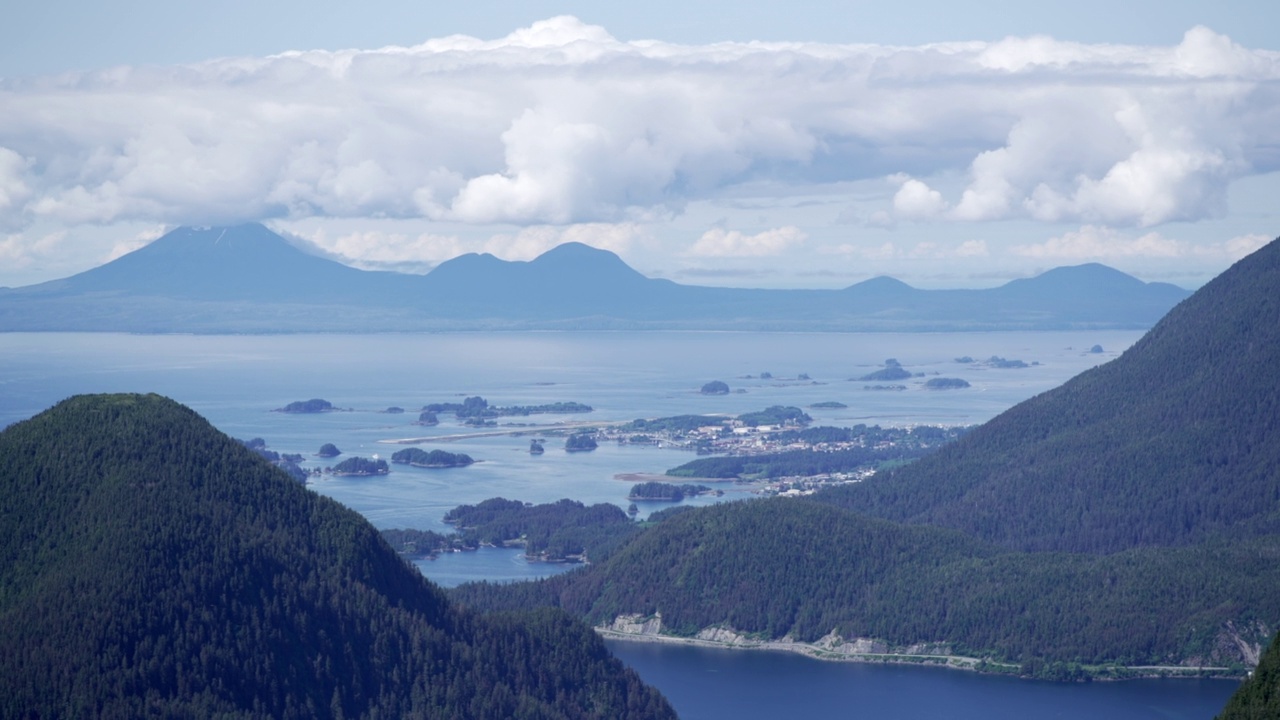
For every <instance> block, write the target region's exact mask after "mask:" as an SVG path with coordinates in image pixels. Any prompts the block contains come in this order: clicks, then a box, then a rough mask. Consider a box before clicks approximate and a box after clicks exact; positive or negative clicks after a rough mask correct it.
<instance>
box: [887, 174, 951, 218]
mask: <svg viewBox="0 0 1280 720" xmlns="http://www.w3.org/2000/svg"><path fill="white" fill-rule="evenodd" d="M946 209H947V203H946V201H945V200H943V199H942V193H940V192H938V191H937V190H934V189H932V188H930V187H929V186H928V185H926V184H924V183H923V182H921V181H919V180H916V179H914V178H911V179H908V180H907V181H906V182H904V183H902V187H900V188H898V192H897V193H895V194H894V196H893V212H894V214H895V215H897V216H898V217H900V218H905V219H908V220H927V219H929V218H934V217H937V216H938V215H940V214H942V212H943V211H944V210H946Z"/></svg>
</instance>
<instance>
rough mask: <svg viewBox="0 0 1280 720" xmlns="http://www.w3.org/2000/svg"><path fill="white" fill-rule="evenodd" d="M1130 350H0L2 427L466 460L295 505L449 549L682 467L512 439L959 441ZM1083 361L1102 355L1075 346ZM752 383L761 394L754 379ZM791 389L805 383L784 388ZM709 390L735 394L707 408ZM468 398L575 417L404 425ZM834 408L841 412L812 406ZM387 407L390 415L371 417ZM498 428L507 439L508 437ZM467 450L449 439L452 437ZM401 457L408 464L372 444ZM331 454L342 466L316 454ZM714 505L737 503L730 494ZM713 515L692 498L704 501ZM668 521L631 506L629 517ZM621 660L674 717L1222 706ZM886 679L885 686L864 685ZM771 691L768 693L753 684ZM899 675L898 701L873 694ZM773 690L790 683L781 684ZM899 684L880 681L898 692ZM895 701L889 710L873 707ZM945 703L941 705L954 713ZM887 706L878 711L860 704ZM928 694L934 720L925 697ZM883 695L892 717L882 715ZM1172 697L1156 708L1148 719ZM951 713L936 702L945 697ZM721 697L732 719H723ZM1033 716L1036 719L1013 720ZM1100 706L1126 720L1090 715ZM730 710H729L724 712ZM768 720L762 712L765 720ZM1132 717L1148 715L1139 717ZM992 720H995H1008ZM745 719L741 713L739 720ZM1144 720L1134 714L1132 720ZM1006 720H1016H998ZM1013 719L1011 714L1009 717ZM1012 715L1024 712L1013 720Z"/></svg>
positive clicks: (342, 338)
mask: <svg viewBox="0 0 1280 720" xmlns="http://www.w3.org/2000/svg"><path fill="white" fill-rule="evenodd" d="M1140 336H1141V333H1139V332H1132V331H1106V332H1098V331H1081V332H1040V333H911V334H895V333H874V334H823V333H794V334H793V333H694V332H659V333H553V332H547V333H455V334H405V335H336V334H335V335H265V336H258V335H233V336H183V335H160V336H156V335H126V334H92V333H65V334H64V333H55V334H42V333H11V334H0V427H3V426H7V425H9V424H11V423H14V422H17V421H20V420H23V419H25V418H27V417H30V416H32V415H34V414H36V413H38V412H40V411H42V410H44V409H46V408H48V407H50V406H52V405H53V404H55V403H56V402H58V401H59V400H61V399H63V398H66V397H68V396H71V395H75V394H80V393H99V392H156V393H159V394H162V395H165V396H168V397H171V398H173V399H175V400H177V401H179V402H181V403H183V404H185V405H187V406H189V407H191V408H192V409H194V410H196V411H197V412H199V413H200V414H201V415H203V416H204V417H205V418H207V419H208V420H209V421H210V422H211V423H212V424H213V425H214V426H216V427H217V428H219V429H220V430H222V431H223V432H226V433H227V434H229V435H232V436H233V437H238V438H242V439H248V438H254V437H261V438H263V439H264V440H265V441H266V442H267V445H268V447H269V448H271V449H272V450H275V451H277V452H281V453H300V454H302V455H304V456H306V457H307V461H306V463H304V466H306V467H311V468H322V467H324V466H330V465H333V464H335V463H336V462H338V461H340V460H341V459H342V457H349V456H352V455H359V456H364V457H372V456H374V455H378V456H381V457H383V458H389V457H390V455H391V454H392V453H393V452H395V451H396V450H399V449H402V448H405V447H415V446H416V447H422V448H423V449H427V450H431V449H437V448H438V449H443V450H449V451H451V452H464V453H467V454H468V455H471V456H472V457H474V458H476V459H477V460H478V461H479V462H477V463H476V464H475V465H472V466H470V467H466V468H450V469H421V468H409V467H406V466H400V465H392V471H391V473H390V474H389V475H387V476H384V477H378V478H334V477H332V476H328V475H325V476H321V477H319V478H317V479H316V480H315V481H314V482H313V483H311V487H312V488H313V489H314V490H315V491H317V492H320V493H323V494H325V495H328V496H330V497H333V498H334V499H336V500H338V501H340V502H342V503H344V504H346V505H347V506H349V507H351V508H353V509H355V510H356V511H358V512H360V513H362V514H363V515H364V516H365V517H367V518H368V519H369V520H370V521H371V522H372V523H373V524H374V525H375V526H377V527H380V528H392V527H409V528H417V529H422V530H436V531H447V530H448V529H449V528H448V526H446V525H444V524H443V523H442V522H441V518H442V517H443V515H444V513H445V512H446V511H447V510H449V509H450V508H453V507H455V506H457V505H459V504H463V503H475V502H479V501H480V500H483V499H486V498H489V497H495V496H500V497H506V498H511V499H518V500H523V501H527V502H551V501H555V500H558V499H560V498H566V497H567V498H571V499H574V500H578V501H581V502H584V503H588V504H591V503H597V502H609V503H615V504H617V505H619V506H620V507H624V508H625V507H626V506H627V504H628V501H627V499H626V495H627V491H628V490H629V489H630V486H631V483H630V482H628V481H624V480H619V479H616V478H615V476H616V475H618V474H622V473H662V472H664V471H665V470H666V469H668V468H670V467H674V466H676V465H679V464H681V463H684V462H686V461H688V460H690V459H692V458H693V457H694V456H693V455H692V454H691V453H689V452H687V451H681V450H673V449H665V448H662V449H660V448H653V447H634V446H618V445H612V444H608V443H604V444H602V445H601V447H600V448H599V449H597V450H595V451H593V452H590V453H574V454H569V453H566V452H564V450H563V441H562V440H560V439H559V438H556V437H546V448H547V451H546V453H545V454H543V455H541V456H531V455H530V454H529V453H528V447H529V439H530V436H529V435H515V434H513V433H524V432H533V433H535V435H534V436H535V437H544V436H543V435H541V434H540V433H541V431H542V430H550V429H553V428H554V426H555V424H556V423H562V422H576V421H591V422H613V421H626V420H632V419H635V418H641V417H644V418H651V417H661V416H668V415H678V414H685V413H706V414H739V413H742V412H747V411H752V410H759V409H763V408H765V407H768V406H770V405H797V406H801V407H805V408H806V409H807V411H808V412H809V413H810V414H811V415H812V416H813V417H814V420H815V424H817V425H836V426H850V425H854V424H858V423H866V424H869V425H874V424H879V425H882V426H890V425H892V426H910V425H916V424H945V425H971V424H976V423H981V422H984V421H986V420H988V419H990V418H991V417H994V416H995V415H996V414H998V413H1000V412H1002V411H1003V410H1005V409H1007V408H1009V407H1011V406H1012V405H1014V404H1016V403H1017V402H1019V401H1021V400H1024V399H1026V398H1029V397H1031V396H1033V395H1036V394H1038V393H1041V392H1044V391H1046V390H1049V389H1051V388H1053V387H1056V386H1058V385H1060V384H1062V383H1063V382H1064V381H1066V380H1067V379H1069V378H1071V377H1072V376H1074V375H1076V374H1078V373H1080V372H1082V371H1084V370H1087V369H1089V368H1091V367H1093V366H1095V365H1097V364H1099V363H1101V362H1105V361H1107V360H1110V359H1112V358H1114V357H1116V356H1117V355H1118V354H1119V353H1120V352H1122V351H1123V350H1125V349H1126V348H1128V347H1129V346H1130V345H1132V344H1133V342H1135V341H1136V340H1137V339H1138V338H1139V337H1140ZM1094 345H1101V346H1102V348H1103V350H1104V351H1103V352H1102V353H1091V352H1089V349H1090V348H1091V347H1092V346H1094ZM963 356H969V357H971V358H974V359H976V360H985V359H987V358H990V357H992V356H998V357H1002V358H1006V359H1011V360H1022V361H1024V362H1026V363H1028V367H1025V368H1018V369H998V368H995V367H992V366H991V365H990V364H985V363H980V362H979V363H958V362H956V358H960V357H963ZM889 358H893V359H896V360H897V361H899V362H900V363H901V364H902V365H903V366H904V367H906V368H907V369H908V370H910V371H912V372H913V373H918V374H919V376H918V377H913V378H911V379H910V380H906V381H900V383H893V384H904V385H906V386H907V387H906V389H905V390H901V391H875V390H867V389H864V388H865V386H867V385H869V384H878V383H866V382H862V381H857V380H854V378H858V377H861V376H863V375H866V374H868V373H870V372H872V371H874V370H876V369H878V368H880V367H882V366H883V364H884V362H885V360H887V359H889ZM764 372H768V373H770V374H771V375H772V376H773V377H772V378H771V379H761V377H760V376H761V373H764ZM802 373H804V374H807V375H808V378H809V379H808V380H800V379H798V376H800V375H801V374H802ZM931 377H956V378H962V379H964V380H967V381H968V382H969V383H970V385H971V386H970V387H969V388H966V389H962V390H945V391H939V390H927V389H925V388H924V387H923V384H924V382H925V380H927V379H928V378H931ZM711 380H722V381H724V382H726V383H728V384H729V385H730V387H731V388H732V390H733V392H731V393H730V394H729V395H724V396H704V395H702V394H700V393H699V392H698V389H699V388H700V387H701V386H702V385H703V384H704V383H706V382H708V381H711ZM470 395H481V396H483V397H485V398H486V399H488V400H489V402H490V403H491V404H495V405H535V404H546V403H553V402H559V401H565V402H568V401H574V402H581V403H586V404H588V405H591V406H593V407H594V408H595V410H594V412H592V413H590V414H584V415H559V416H556V415H535V416H530V417H524V418H501V419H499V422H500V423H504V425H502V426H500V427H499V428H496V429H495V431H494V432H493V433H492V434H488V435H483V436H476V431H475V430H473V429H470V428H465V427H463V426H461V425H459V424H457V423H456V422H454V421H453V419H452V418H449V417H445V416H442V417H441V418H440V419H441V424H440V425H439V426H437V427H430V428H428V427H421V426H417V425H414V424H413V421H414V420H416V418H417V413H418V410H419V409H420V408H421V407H422V406H423V405H425V404H427V403H433V402H450V401H460V400H461V399H462V398H463V397H466V396H470ZM310 398H324V399H326V400H329V401H330V402H332V403H333V404H334V405H335V406H336V407H339V408H342V411H340V412H332V413H324V414H318V415H291V414H284V413H279V412H272V410H273V409H275V408H280V407H283V406H284V405H286V404H288V403H290V402H293V401H295V400H306V399H310ZM825 401H838V402H841V403H844V404H845V405H847V406H848V407H847V408H842V409H808V406H809V405H811V404H813V403H818V402H825ZM390 406H399V407H402V408H404V409H405V410H406V412H405V413H403V414H398V415H395V414H387V413H385V412H383V411H385V410H386V408H388V407H390ZM505 423H519V424H520V425H507V424H505ZM459 436H463V437H459ZM406 438H418V439H421V440H422V442H421V443H420V444H417V445H405V444H391V443H388V442H387V441H390V440H403V439H406ZM324 443H333V444H335V445H337V446H338V448H339V449H341V450H342V451H343V453H344V455H343V456H342V457H339V458H334V459H329V460H320V459H318V458H315V457H314V455H313V454H314V453H315V452H316V451H317V450H318V449H319V447H320V446H321V445H322V444H324ZM723 489H725V491H726V493H725V495H724V497H723V498H721V500H731V499H739V498H746V497H750V494H749V493H748V492H746V491H745V490H742V489H739V488H736V487H735V486H733V485H732V484H727V485H725V486H724V488H723ZM714 501H717V500H716V499H712V498H693V499H690V500H687V501H686V502H688V503H693V504H705V503H708V502H714ZM664 506H665V505H656V504H646V505H645V506H644V507H642V514H643V513H647V512H649V511H651V510H653V509H655V508H657V507H664ZM418 566H419V568H420V569H421V570H422V572H423V573H424V574H425V575H427V576H428V577H430V578H432V579H433V580H434V581H436V582H438V583H440V584H442V585H446V586H452V585H456V584H459V583H461V582H466V581H469V580H481V579H486V580H499V581H508V580H520V579H527V578H533V577H542V576H546V575H549V574H553V573H556V572H561V571H563V570H565V569H567V568H566V566H563V565H548V564H539V563H529V562H527V561H525V560H524V558H523V557H522V556H521V554H520V552H519V551H518V550H500V549H482V550H480V551H477V552H468V553H455V554H450V555H446V556H444V557H441V558H440V559H438V560H435V561H423V562H421V563H419V564H418ZM611 647H613V648H614V650H615V652H617V653H618V654H619V655H620V656H622V657H623V658H624V660H626V661H627V662H629V663H631V664H632V665H633V666H634V667H636V668H637V669H638V670H639V671H640V672H641V675H642V676H643V677H645V678H646V680H649V681H650V682H653V683H654V684H656V685H657V686H658V687H659V688H660V689H662V690H663V692H665V693H667V694H668V696H669V697H670V698H671V699H672V700H673V702H674V703H675V705H676V708H677V710H679V711H680V712H681V714H682V716H683V717H686V718H699V717H704V718H709V717H738V718H755V717H761V718H762V717H777V716H778V714H781V712H782V708H786V709H787V711H788V712H792V713H799V714H800V715H802V716H818V715H825V716H832V717H902V718H915V717H975V718H976V717H1061V718H1095V717H1117V718H1118V717H1136V718H1142V717H1152V718H1155V717H1159V718H1187V719H1191V718H1209V717H1212V716H1213V714H1214V711H1215V710H1216V708H1217V707H1220V706H1221V703H1222V701H1223V700H1225V698H1226V696H1227V695H1228V694H1229V693H1230V691H1231V689H1232V688H1234V683H1230V682H1225V683H1224V682H1218V683H1212V682H1201V681H1176V682H1170V683H1165V684H1154V685H1152V684H1147V683H1111V684H1094V685H1066V686H1063V685H1056V684H1052V683H1028V682H1022V681H1009V680H1006V679H1001V678H985V677H981V676H977V675H973V674H969V673H956V672H939V671H936V670H929V669H922V668H881V667H867V666H854V665H844V664H830V663H820V662H818V661H814V660H810V659H807V658H801V657H795V656H789V655H785V654H777V653H719V654H717V652H716V651H705V650H696V649H690V648H671V647H659V646H648V645H638V644H634V643H613V644H611ZM877 673H888V675H884V674H877ZM775 676H776V677H777V678H779V680H778V681H772V680H770V679H769V678H771V677H775ZM899 677H901V678H906V680H904V681H903V682H906V683H907V685H906V686H902V687H899V686H895V685H893V684H892V683H891V682H890V679H891V678H899ZM781 678H786V679H785V681H784V680H781ZM895 682H896V681H895ZM888 687H898V689H897V690H894V691H893V692H892V693H889V694H888V695H884V693H885V692H886V691H885V688H888ZM957 693H959V695H957ZM880 695H884V698H885V699H884V700H883V704H879V705H877V704H875V703H876V702H880V701H873V699H874V698H876V697H879V696H880ZM935 695H936V696H938V697H939V698H941V699H940V700H939V704H929V703H928V702H926V699H927V698H930V697H933V696H935ZM894 696H899V697H898V701H899V702H898V704H897V705H894V704H892V703H891V699H892V697H894ZM961 696H964V697H977V698H982V699H983V702H985V703H986V704H985V705H983V704H982V703H981V702H979V703H978V704H977V705H976V706H975V707H981V708H982V712H981V713H979V712H977V711H976V710H975V711H974V712H971V713H970V712H968V711H965V712H961V711H960V710H959V708H960V707H962V706H963V703H962V702H961V701H960V700H959V699H956V698H960V697H961ZM1166 696H1167V697H1168V702H1164V701H1162V700H1161V698H1163V697H1166ZM948 697H950V698H952V700H950V701H948V700H946V698H948ZM735 698H736V699H742V702H740V703H738V704H736V705H735V704H734V702H736V700H735ZM1033 707H1038V708H1039V709H1038V710H1037V711H1036V712H1030V709H1031V708H1033ZM1099 707H1106V708H1127V710H1126V711H1123V712H1120V714H1110V715H1106V714H1102V715H1100V714H1098V712H1099V710H1098V708H1099ZM729 708H734V710H733V711H732V712H729ZM766 708H773V709H776V710H777V712H773V711H769V712H766V711H765V709H766ZM1136 708H1146V710H1142V711H1139V710H1138V709H1136ZM1006 710H1007V711H1008V712H1006ZM753 712H754V714H753ZM1143 712H1146V713H1147V714H1142V713H1143ZM1011 713H1012V714H1011ZM1020 713H1021V714H1020ZM1027 713H1030V714H1027Z"/></svg>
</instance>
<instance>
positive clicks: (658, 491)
mask: <svg viewBox="0 0 1280 720" xmlns="http://www.w3.org/2000/svg"><path fill="white" fill-rule="evenodd" d="M716 492H719V491H717V490H712V489H711V488H709V487H707V486H706V485H691V484H687V483H686V484H683V485H677V484H675V483H667V482H659V481H657V480H651V481H649V482H642V483H637V484H635V485H633V486H631V492H630V494H628V495H627V499H628V500H663V501H667V502H680V501H681V500H683V499H685V498H686V497H692V496H694V495H708V494H711V493H716Z"/></svg>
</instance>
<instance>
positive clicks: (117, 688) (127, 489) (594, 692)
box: [0, 395, 673, 718]
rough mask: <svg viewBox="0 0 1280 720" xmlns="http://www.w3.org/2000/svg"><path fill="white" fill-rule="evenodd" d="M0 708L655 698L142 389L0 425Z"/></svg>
mask: <svg viewBox="0 0 1280 720" xmlns="http://www.w3.org/2000/svg"><path fill="white" fill-rule="evenodd" d="M0 568H2V570H0V647H3V648H4V649H5V652H4V653H0V716H3V717H142V716H163V717H211V716H215V715H217V716H225V717H271V718H288V717H307V718H310V717H356V716H359V717H374V716H378V717H439V718H460V717H475V718H479V717H494V718H497V717H503V718H505V717H526V718H535V717H536V718H554V717H560V718H586V717H598V718H614V717H634V718H650V717H673V713H672V712H671V710H670V708H669V707H668V706H667V705H666V703H665V701H664V700H663V699H662V698H661V696H660V695H658V694H657V693H656V691H653V690H651V689H649V688H647V687H645V686H644V685H642V684H641V683H640V681H639V680H638V678H637V677H636V676H635V675H634V674H633V673H631V671H629V670H626V669H625V668H623V666H622V665H621V663H619V662H618V661H617V660H615V659H613V658H612V657H610V656H609V654H608V652H607V650H606V649H605V648H604V646H603V644H602V643H601V642H600V641H599V640H598V639H597V638H596V637H595V636H594V635H593V634H592V633H591V632H590V630H589V629H588V628H586V627H584V626H583V625H581V624H580V623H578V622H577V621H574V620H571V619H570V618H568V617H567V616H565V615H563V614H560V613H556V612H546V611H541V612H536V613H523V614H511V615H502V616H495V617H485V618H481V617H478V616H476V615H473V614H471V613H468V612H464V611H460V610H459V609H457V608H456V607H455V606H454V605H453V604H452V603H450V602H449V601H448V600H447V599H446V598H445V596H444V595H443V594H442V592H441V591H440V590H438V589H437V588H435V587H434V586H433V585H431V584H430V583H428V582H427V581H425V580H424V579H423V578H422V577H421V576H420V575H419V574H418V572H417V571H416V570H415V569H413V568H412V567H411V566H409V565H408V564H406V563H405V562H404V561H402V560H401V559H400V558H399V557H398V556H397V555H396V554H395V553H394V552H392V551H391V550H390V548H388V547H387V546H386V544H385V543H384V542H383V541H382V540H381V538H380V537H379V535H378V533H377V531H376V530H374V528H373V527H372V526H370V525H369V524H368V523H367V522H366V521H364V520H363V518H361V517H360V516H359V515H357V514H356V513H354V512H352V511H350V510H347V509H345V508H343V507H342V506H340V505H339V504H337V503H335V502H333V501H331V500H328V499H326V498H323V497H320V496H318V495H316V494H314V493H312V492H311V491H309V490H307V489H306V488H304V487H303V486H302V485H300V484H298V483H297V482H296V481H294V480H291V479H290V478H289V477H288V476H287V475H285V474H284V473H283V472H281V471H279V470H277V469H276V468H273V467H271V466H270V465H268V464H267V463H266V462H265V461H262V460H261V459H260V458H258V457H257V456H255V455H254V454H253V453H252V452H250V451H249V450H247V449H245V448H244V447H243V446H242V445H241V444H239V443H237V442H236V441H234V440H232V439H230V438H227V437H226V436H224V435H222V434H221V433H218V432H217V431H216V430H214V429H213V428H212V427H211V426H209V425H208V424H207V423H206V422H204V421H203V420H202V419H200V418H199V417H198V416H196V415H195V413H193V412H191V411H190V410H188V409H187V408H184V407H182V406H180V405H178V404H176V403H174V402H172V401H170V400H166V399H164V398H160V397H158V396H154V395H152V396H139V395H115V396H81V397H76V398H72V399H70V400H67V401H64V402H63V403H60V404H59V405H58V406H56V407H55V408H53V409H51V410H49V411H46V412H45V413H42V414H41V415H39V416H37V417H35V418H33V419H31V420H28V421H25V422H21V423H18V424H15V425H13V426H11V427H9V428H8V429H6V430H5V431H4V432H3V433H0Z"/></svg>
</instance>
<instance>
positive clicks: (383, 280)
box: [29, 223, 411, 303]
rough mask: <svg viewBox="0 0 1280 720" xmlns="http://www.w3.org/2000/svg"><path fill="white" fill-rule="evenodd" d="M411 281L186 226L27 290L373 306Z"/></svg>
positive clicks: (263, 237)
mask: <svg viewBox="0 0 1280 720" xmlns="http://www.w3.org/2000/svg"><path fill="white" fill-rule="evenodd" d="M410 279H411V278H410V276H405V275H400V274H397V273H387V272H368V271H363V270H357V269H355V268H352V267H348V266H346V265H343V264H342V263H338V262H334V261H332V260H326V259H324V258H321V257H317V256H314V255H309V254H307V253H305V252H303V251H301V250H299V249H298V248H296V247H294V246H293V245H291V244H289V242H288V241H286V240H285V239H284V238H283V237H281V236H280V235H278V234H277V233H274V232H272V231H271V230H269V229H267V228H266V227H264V226H262V225H260V224H258V223H248V224H244V225H236V226H231V227H180V228H177V229H175V230H172V231H170V232H168V233H166V234H165V235H163V236H161V237H159V238H157V239H156V240H154V241H152V242H151V243H149V244H147V245H145V246H143V247H141V248H139V249H137V250H135V251H133V252H131V253H129V254H127V255H123V256H121V257H119V258H116V259H115V260H112V261H111V262H108V263H106V264H105V265H101V266H99V267H96V268H93V269H91V270H86V271H84V272H82V273H79V274H77V275H73V276H71V277H68V278H65V279H62V280H55V281H52V282H48V283H44V284H42V285H38V286H34V287H32V288H29V290H30V291H39V292H41V293H47V294H58V295H69V294H101V293H115V294H128V295H134V296H138V295H142V296H159V297H166V298H175V299H182V300H219V301H235V302H301V301H304V300H308V299H310V301H312V302H324V301H326V300H328V301H332V300H334V299H338V298H347V299H356V298H359V299H361V300H362V302H365V303H368V302H371V301H377V300H380V299H385V298H388V297H391V296H392V295H393V293H395V292H397V291H399V292H404V290H405V289H406V288H407V286H406V284H405V281H406V280H410Z"/></svg>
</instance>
